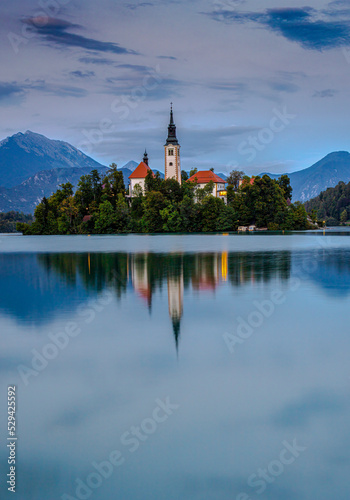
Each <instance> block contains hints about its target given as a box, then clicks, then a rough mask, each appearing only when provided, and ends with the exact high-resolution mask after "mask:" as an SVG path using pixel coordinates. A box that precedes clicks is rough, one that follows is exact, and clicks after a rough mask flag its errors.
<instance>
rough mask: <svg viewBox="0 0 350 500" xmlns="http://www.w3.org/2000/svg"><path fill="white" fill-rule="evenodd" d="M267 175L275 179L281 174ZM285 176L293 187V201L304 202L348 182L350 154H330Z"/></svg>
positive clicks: (341, 152)
mask: <svg viewBox="0 0 350 500" xmlns="http://www.w3.org/2000/svg"><path fill="white" fill-rule="evenodd" d="M261 175H263V174H261ZM267 175H268V176H270V177H272V178H273V179H277V178H278V177H280V175H281V174H267ZM287 175H288V177H289V178H290V182H291V185H292V187H293V201H298V200H299V201H302V202H305V201H307V200H310V199H311V198H314V197H315V196H317V195H318V194H320V192H321V191H324V190H325V189H327V188H328V187H334V186H336V185H337V184H338V182H340V181H343V182H349V181H350V153H348V152H347V151H338V152H335V153H330V154H329V155H327V156H325V157H324V158H323V159H322V160H320V161H318V162H317V163H315V164H314V165H312V166H311V167H309V168H306V169H304V170H299V171H298V172H292V173H291V174H287Z"/></svg>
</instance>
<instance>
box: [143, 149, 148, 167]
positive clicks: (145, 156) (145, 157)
mask: <svg viewBox="0 0 350 500" xmlns="http://www.w3.org/2000/svg"><path fill="white" fill-rule="evenodd" d="M142 161H143V163H146V165H148V154H147V151H146V149H145V154H144V155H143V160H142Z"/></svg>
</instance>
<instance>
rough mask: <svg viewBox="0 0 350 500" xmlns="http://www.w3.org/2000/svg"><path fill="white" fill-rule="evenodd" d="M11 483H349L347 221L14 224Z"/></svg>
mask: <svg viewBox="0 0 350 500" xmlns="http://www.w3.org/2000/svg"><path fill="white" fill-rule="evenodd" d="M0 263H1V265H0V321H1V337H0V338H1V340H0V345H1V362H0V369H1V370H0V381H1V387H0V388H1V391H0V395H1V400H0V401H1V402H0V408H1V412H0V429H1V432H0V435H1V436H2V439H1V441H0V443H1V446H0V459H1V466H0V474H1V475H0V488H1V495H0V496H1V498H12V497H11V493H10V492H7V486H6V484H5V483H6V480H7V478H6V474H7V473H8V468H9V466H8V464H7V457H8V453H9V451H8V450H9V449H8V448H7V447H6V443H7V442H8V441H7V437H8V436H7V406H6V401H7V387H8V386H12V385H16V404H17V410H16V419H17V437H18V440H17V441H16V453H17V456H16V498H17V499H18V500H56V499H57V500H61V499H62V500H72V499H75V500H78V499H80V500H85V499H87V498H91V499H95V500H109V499H119V498H120V499H122V500H141V499H142V500H154V499H162V500H163V499H166V500H228V499H230V500H251V499H257V498H261V499H266V500H267V499H268V500H275V499H276V500H277V499H278V500H292V499H293V500H294V499H295V500H315V499H317V500H329V499H330V498H336V499H337V500H348V499H349V495H350V492H349V490H350V487H349V479H348V475H349V465H350V433H349V428H350V423H349V422H350V392H349V384H350V369H349V353H350V337H349V320H350V232H349V231H348V230H340V229H334V230H326V231H320V232H306V233H289V234H265V233H262V234H241V235H237V234H217V235H169V236H167V235H144V236H142V235H125V236H91V237H88V236H67V237H64V236H41V237H35V236H33V237H23V236H20V235H0Z"/></svg>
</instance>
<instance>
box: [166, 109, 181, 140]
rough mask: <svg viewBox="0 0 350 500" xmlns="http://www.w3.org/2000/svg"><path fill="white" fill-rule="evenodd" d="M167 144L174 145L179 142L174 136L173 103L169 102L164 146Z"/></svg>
mask: <svg viewBox="0 0 350 500" xmlns="http://www.w3.org/2000/svg"><path fill="white" fill-rule="evenodd" d="M169 144H172V145H174V146H176V145H178V144H179V142H178V140H177V138H176V125H175V122H174V113H173V103H171V107H170V123H169V126H168V138H167V140H166V146H168V145H169Z"/></svg>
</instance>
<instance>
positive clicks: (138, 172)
mask: <svg viewBox="0 0 350 500" xmlns="http://www.w3.org/2000/svg"><path fill="white" fill-rule="evenodd" d="M148 172H152V170H151V169H150V167H149V166H148V155H147V151H145V154H144V157H143V161H142V162H141V163H140V164H139V165H138V166H137V167H136V168H135V170H134V171H133V173H132V174H131V175H129V179H130V195H131V196H133V191H134V189H135V186H136V185H137V184H138V185H139V186H140V187H141V189H142V192H143V193H144V192H145V179H146V176H147V174H148ZM152 174H153V172H152ZM153 176H154V174H153Z"/></svg>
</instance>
